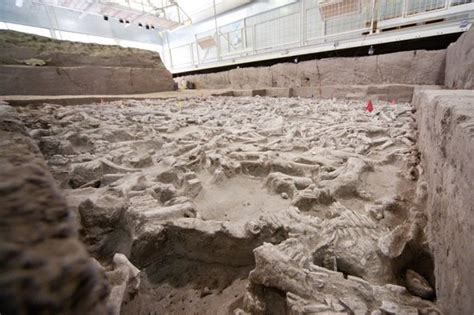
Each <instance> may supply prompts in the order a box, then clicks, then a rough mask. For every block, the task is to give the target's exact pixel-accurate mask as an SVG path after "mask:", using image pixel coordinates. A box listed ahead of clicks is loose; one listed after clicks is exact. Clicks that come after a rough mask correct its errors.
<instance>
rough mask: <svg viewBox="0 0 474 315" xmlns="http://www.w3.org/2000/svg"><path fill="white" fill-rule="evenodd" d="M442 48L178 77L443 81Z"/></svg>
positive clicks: (237, 84)
mask: <svg viewBox="0 0 474 315" xmlns="http://www.w3.org/2000/svg"><path fill="white" fill-rule="evenodd" d="M445 54H446V51H445V50H439V51H425V50H417V51H407V52H398V53H393V54H386V55H378V56H368V57H353V58H328V59H321V60H310V61H304V62H300V63H298V64H293V63H282V64H276V65H274V66H271V67H257V68H255V67H251V68H238V69H233V70H230V71H224V72H217V73H211V74H199V75H190V76H183V77H178V78H176V79H175V80H176V81H177V82H178V85H179V86H180V87H185V86H186V81H189V82H193V83H194V84H195V87H196V88H197V89H215V88H234V89H251V88H265V87H293V88H299V87H316V86H327V85H344V84H350V85H365V84H391V83H397V84H421V85H433V84H435V85H436V84H442V83H443V82H444V67H445V66H444V65H445Z"/></svg>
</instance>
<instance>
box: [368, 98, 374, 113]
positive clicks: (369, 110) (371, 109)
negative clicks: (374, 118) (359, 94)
mask: <svg viewBox="0 0 474 315" xmlns="http://www.w3.org/2000/svg"><path fill="white" fill-rule="evenodd" d="M373 110H374V105H373V104H372V101H371V100H369V101H368V102H367V111H368V112H369V113H371V112H372V111H373Z"/></svg>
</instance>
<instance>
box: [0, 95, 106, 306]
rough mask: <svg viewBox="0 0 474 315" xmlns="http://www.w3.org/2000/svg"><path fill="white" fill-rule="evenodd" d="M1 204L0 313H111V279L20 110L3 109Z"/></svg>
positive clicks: (0, 121) (0, 109) (0, 118)
mask: <svg viewBox="0 0 474 315" xmlns="http://www.w3.org/2000/svg"><path fill="white" fill-rule="evenodd" d="M37 123H38V124H41V123H42V122H40V121H38V122H37ZM0 204H1V205H2V206H1V207H0V218H1V219H0V226H1V228H0V261H1V263H0V313H1V314H108V309H107V307H106V302H105V299H106V298H107V295H108V291H109V289H108V285H107V282H105V278H104V276H103V275H102V274H101V272H100V271H99V269H98V267H97V266H96V265H95V264H94V263H93V261H92V260H91V259H90V258H89V255H88V253H87V252H86V249H85V247H84V246H83V245H82V244H81V243H80V242H79V238H78V232H77V226H76V220H75V218H74V215H73V213H72V212H71V211H70V210H69V209H68V207H67V205H66V201H65V199H64V198H63V197H62V196H61V194H60V192H59V190H58V189H57V187H56V185H55V183H54V179H53V177H52V176H51V174H50V173H49V171H48V169H47V166H46V163H45V162H44V159H43V155H42V154H41V152H40V150H39V149H38V147H37V146H36V144H35V143H34V141H33V139H32V138H31V137H30V136H29V135H28V133H27V130H26V128H25V126H24V125H23V123H22V122H21V120H20V119H19V117H18V115H17V113H16V111H15V109H13V108H12V107H10V106H7V105H2V104H0Z"/></svg>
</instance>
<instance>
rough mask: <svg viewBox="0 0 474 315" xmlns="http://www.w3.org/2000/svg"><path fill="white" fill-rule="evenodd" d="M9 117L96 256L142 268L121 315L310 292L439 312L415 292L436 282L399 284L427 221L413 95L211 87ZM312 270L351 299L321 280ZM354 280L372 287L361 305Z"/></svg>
mask: <svg viewBox="0 0 474 315" xmlns="http://www.w3.org/2000/svg"><path fill="white" fill-rule="evenodd" d="M18 112H19V116H20V117H21V119H22V120H23V122H24V124H25V125H26V126H27V127H28V132H29V134H30V135H31V136H32V137H33V138H34V140H35V141H36V142H37V143H38V145H39V148H40V149H41V151H42V153H43V156H44V157H45V159H46V162H47V163H48V166H49V167H50V171H51V173H52V174H53V176H54V177H55V179H56V181H57V182H58V185H59V186H60V187H61V188H62V190H63V194H64V195H65V196H66V198H67V200H68V202H69V206H70V207H71V208H72V209H73V210H74V212H75V213H76V214H77V216H78V221H80V223H81V238H82V240H83V241H84V242H85V244H86V246H87V248H88V250H89V252H90V253H91V254H92V256H93V257H95V258H96V259H97V260H98V261H99V262H100V263H102V264H103V265H104V266H113V265H114V262H115V261H116V259H117V253H121V254H123V255H124V257H126V259H128V260H129V261H130V263H131V264H133V265H134V266H135V267H136V268H138V269H137V270H139V271H140V273H138V274H137V275H136V276H135V277H134V278H133V279H135V281H138V284H136V283H135V285H132V284H131V282H130V281H129V282H127V285H126V287H127V290H126V292H127V294H124V296H123V302H122V312H123V313H137V314H148V313H150V312H151V313H185V314H189V313H197V314H226V313H228V314H232V313H234V312H244V311H245V312H250V313H261V312H264V313H272V312H277V311H282V309H297V310H299V311H301V312H303V313H304V312H305V310H309V309H313V308H315V307H316V306H314V305H316V304H317V303H320V302H318V301H319V298H318V296H319V297H321V296H326V297H327V299H334V301H333V302H331V303H332V304H327V305H325V306H324V307H323V306H318V307H319V308H321V310H324V309H326V310H328V311H329V310H333V311H334V310H338V311H343V310H345V311H352V312H356V313H357V312H359V311H361V310H376V309H390V308H394V307H395V308H397V307H398V309H400V310H410V311H412V310H420V311H426V310H428V309H435V308H434V305H433V304H432V301H430V300H423V299H421V298H419V297H416V296H414V295H413V292H415V293H416V292H426V290H428V289H429V288H431V286H432V279H430V282H431V284H430V283H429V282H426V283H428V288H425V291H423V290H422V289H423V288H421V289H420V288H410V292H411V293H403V294H402V295H403V296H399V295H397V294H395V293H394V292H396V291H397V290H399V291H400V292H402V291H403V290H402V287H399V286H398V285H406V283H408V282H410V281H408V280H407V279H406V275H405V274H403V275H402V274H401V273H405V272H406V270H407V268H409V267H410V264H411V265H413V259H414V255H415V251H416V249H417V248H421V247H422V244H423V242H424V235H423V233H422V229H423V227H424V225H425V223H426V222H425V218H424V216H423V214H422V213H421V209H420V208H421V206H422V205H421V203H420V201H419V200H418V199H417V198H416V194H415V191H416V188H417V179H418V175H417V174H418V172H419V166H418V163H419V159H417V149H416V147H415V142H414V141H413V140H414V139H416V134H415V128H414V127H415V125H416V122H415V115H414V113H413V112H414V110H413V107H412V105H411V104H408V103H399V104H392V103H389V102H383V101H377V102H375V111H373V112H368V111H367V110H366V104H365V102H361V101H353V100H336V99H334V100H322V99H294V98H276V99H275V98H268V97H207V98H190V99H184V100H177V99H163V100H135V101H133V100H124V101H115V102H110V103H107V102H103V103H100V104H84V105H75V106H60V105H53V104H44V105H41V106H34V107H33V106H24V107H19V108H18ZM414 250H415V251H414ZM106 268H112V267H106ZM415 269H416V268H415ZM108 272H111V271H108ZM413 272H414V274H415V276H413V274H412V273H408V275H409V276H413V277H420V279H423V276H422V275H420V274H418V273H416V271H413ZM304 274H306V276H304ZM424 274H429V273H427V272H425V273H424ZM109 277H111V276H110V274H109ZM300 277H303V278H305V279H307V280H305V281H306V282H305V283H306V284H303V285H301V286H299V285H298V284H297V283H298V281H302V280H301V279H300V280H298V279H299V278H300ZM318 277H322V278H318ZM323 278H328V279H333V280H330V281H334V282H333V283H334V285H335V287H337V288H338V290H342V291H347V290H348V291H347V292H349V293H348V295H347V296H346V297H345V299H346V300H344V299H342V300H341V299H338V298H337V296H336V295H337V292H331V291H326V289H323V288H322V289H321V291H317V290H316V289H315V288H316V287H318V283H320V281H322V280H321V279H323ZM294 281H296V282H294ZM358 282H360V283H364V284H363V286H365V287H367V288H369V287H370V288H372V289H371V290H375V289H374V288H375V287H377V288H378V289H377V290H378V291H377V290H375V291H374V292H377V293H372V294H369V293H367V292H366V293H364V294H367V295H366V296H365V298H364V299H365V301H366V302H363V301H361V300H358V298H357V297H356V296H357V294H358V293H357V290H358V289H357V283H358ZM410 283H417V282H416V281H415V282H413V281H411V282H410ZM306 286H309V287H306ZM431 289H432V288H431ZM315 290H316V291H315ZM275 292H277V293H278V294H277V293H275ZM305 292H306V293H305ZM307 292H312V294H311V295H308V294H307ZM403 292H405V291H403ZM335 294H336V295H335ZM285 295H286V297H285ZM432 296H433V295H430V298H431V297H432ZM329 297H330V298H329ZM315 298H316V300H314V299H315ZM275 299H276V300H275ZM347 299H349V300H347ZM273 300H275V301H276V302H275V303H274V304H275V305H272V303H271V301H273ZM367 301H368V302H367ZM315 303H316V304H315ZM383 303H385V304H383ZM387 303H388V304H387ZM386 304H387V305H388V306H387V305H386ZM311 305H313V306H311ZM318 305H319V304H318ZM331 305H332V306H331ZM331 307H332V308H331Z"/></svg>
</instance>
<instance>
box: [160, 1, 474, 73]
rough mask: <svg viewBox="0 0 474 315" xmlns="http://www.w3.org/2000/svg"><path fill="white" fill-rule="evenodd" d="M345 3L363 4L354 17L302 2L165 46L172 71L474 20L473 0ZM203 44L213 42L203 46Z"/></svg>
mask: <svg viewBox="0 0 474 315" xmlns="http://www.w3.org/2000/svg"><path fill="white" fill-rule="evenodd" d="M344 1H352V2H357V1H358V2H359V3H358V4H354V3H352V4H351V7H349V9H348V8H347V7H346V8H345V10H346V11H348V10H350V12H349V13H345V12H343V11H340V12H331V11H330V10H331V8H330V9H329V11H328V9H327V8H326V10H325V11H324V14H322V13H323V12H322V11H321V8H320V7H319V6H318V4H317V3H316V1H309V0H302V1H300V2H297V3H292V4H289V5H287V6H285V7H281V8H277V9H274V10H271V11H267V12H264V13H260V14H258V15H255V16H251V17H247V18H245V19H243V20H240V21H237V22H234V23H232V25H233V26H234V27H230V25H223V26H221V27H219V28H218V30H217V32H216V31H215V30H211V31H208V32H205V33H201V34H196V35H195V40H194V41H193V42H191V43H188V44H185V45H181V46H178V47H164V51H163V56H164V61H165V63H166V64H167V66H168V68H169V69H170V70H171V71H172V72H175V73H178V72H184V71H191V70H196V69H200V68H208V67H213V66H220V65H228V64H233V63H239V62H243V61H244V60H245V61H247V60H250V59H249V57H253V58H254V59H253V60H258V58H259V57H262V56H264V55H268V54H270V53H275V52H283V53H282V54H287V55H289V53H290V52H291V51H293V50H295V51H296V50H297V49H301V48H318V46H321V45H325V47H326V48H325V49H326V50H327V49H328V48H327V47H332V49H335V48H336V47H337V45H338V43H339V41H341V40H344V39H358V40H360V41H361V43H364V41H366V40H367V38H370V37H371V36H374V35H378V34H381V33H383V34H389V31H396V32H398V33H402V32H407V31H410V32H411V33H412V34H413V32H417V31H420V30H426V29H428V28H433V27H439V26H440V25H448V24H450V25H452V23H454V22H456V23H458V24H464V25H465V26H466V23H467V24H469V23H472V22H473V21H474V3H473V2H472V1H473V0H344ZM343 9H344V7H343ZM333 10H338V8H337V7H335V8H334V9H333ZM323 15H324V16H323ZM324 17H326V18H324ZM459 31H461V30H459ZM391 34H393V32H392V33H391ZM424 34H431V33H429V32H425V33H424ZM438 34H439V32H438ZM413 36H414V37H420V36H415V35H413ZM426 36H428V35H426ZM387 40H388V39H387ZM202 41H206V43H208V44H207V45H202ZM382 41H383V40H382ZM209 43H211V45H209ZM328 43H331V44H332V46H331V45H330V46H328V45H327V44H328Z"/></svg>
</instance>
